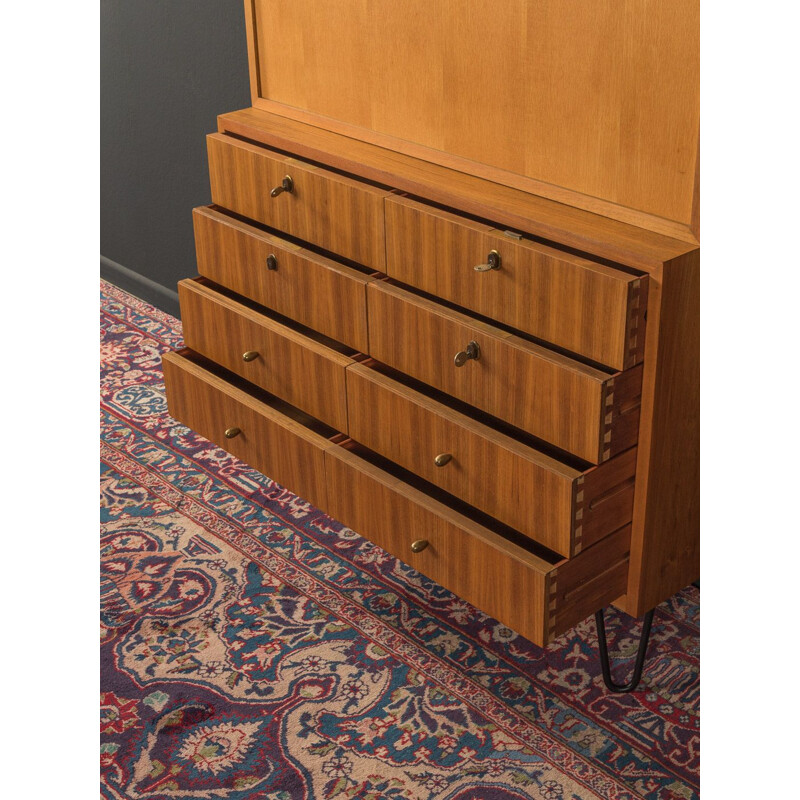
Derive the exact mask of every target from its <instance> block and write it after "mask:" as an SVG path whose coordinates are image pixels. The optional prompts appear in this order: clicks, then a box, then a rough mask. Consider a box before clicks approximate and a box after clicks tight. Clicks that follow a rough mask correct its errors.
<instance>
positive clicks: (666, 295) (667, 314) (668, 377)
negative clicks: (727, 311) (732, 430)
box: [626, 250, 700, 616]
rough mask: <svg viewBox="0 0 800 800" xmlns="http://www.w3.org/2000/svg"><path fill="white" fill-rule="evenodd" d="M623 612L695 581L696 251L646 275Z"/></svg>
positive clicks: (697, 423) (697, 516)
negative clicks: (645, 320)
mask: <svg viewBox="0 0 800 800" xmlns="http://www.w3.org/2000/svg"><path fill="white" fill-rule="evenodd" d="M648 315H649V319H648V330H647V344H646V352H645V360H644V364H645V372H644V378H643V385H642V415H641V422H640V425H639V456H638V461H637V471H636V494H635V499H634V506H633V533H632V538H631V566H630V577H629V583H628V599H627V603H626V606H627V611H628V612H629V613H630V614H634V615H637V616H639V615H641V614H643V613H644V612H646V611H648V610H649V609H651V608H653V607H654V606H655V605H657V604H658V603H660V602H661V601H662V600H664V599H666V598H667V597H669V596H670V595H672V594H674V593H675V592H676V591H678V590H679V589H682V588H683V587H684V586H686V585H687V584H689V583H691V582H692V581H693V580H696V579H697V578H698V577H699V575H700V251H699V250H695V251H693V252H692V253H689V254H687V255H685V256H682V257H680V258H678V259H675V260H674V261H671V262H668V263H666V264H665V265H664V267H663V270H662V271H661V272H660V274H653V275H651V279H650V298H649V301H648Z"/></svg>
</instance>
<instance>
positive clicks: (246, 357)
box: [242, 350, 258, 361]
mask: <svg viewBox="0 0 800 800" xmlns="http://www.w3.org/2000/svg"><path fill="white" fill-rule="evenodd" d="M257 358H258V351H256V350H248V351H247V352H246V353H242V361H255V360H256V359H257Z"/></svg>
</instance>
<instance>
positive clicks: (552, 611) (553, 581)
mask: <svg viewBox="0 0 800 800" xmlns="http://www.w3.org/2000/svg"><path fill="white" fill-rule="evenodd" d="M557 578H558V571H557V570H553V571H552V572H551V573H550V597H549V598H548V599H549V603H548V606H547V641H548V642H549V641H550V640H551V639H552V638H553V637H554V636H555V633H556V607H557V606H558V599H557V594H558V585H557Z"/></svg>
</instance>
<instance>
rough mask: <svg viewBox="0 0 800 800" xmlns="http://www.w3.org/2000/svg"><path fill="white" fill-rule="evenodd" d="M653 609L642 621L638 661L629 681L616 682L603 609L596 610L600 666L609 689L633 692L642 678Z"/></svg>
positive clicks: (637, 654)
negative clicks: (609, 658) (610, 658)
mask: <svg viewBox="0 0 800 800" xmlns="http://www.w3.org/2000/svg"><path fill="white" fill-rule="evenodd" d="M654 611H655V609H654V608H653V609H651V610H650V611H648V612H647V613H646V614H645V615H644V622H643V623H642V635H641V638H640V639H639V650H638V652H637V653H636V663H635V664H634V666H633V675H632V676H631V679H630V681H628V683H624V684H621V683H614V680H613V678H612V677H611V664H610V663H609V661H608V642H607V641H606V624H605V620H604V619H603V609H602V608H601V609H600V610H599V611H597V612H595V615H594V619H595V622H596V623H597V643H598V645H599V647H600V666H601V667H602V669H603V680H604V681H605V684H606V686H607V687H608V689H609V691H612V692H618V693H622V692H632V691H633V690H634V689H635V688H636V687H637V686H638V685H639V681H640V680H641V679H642V668H643V667H644V657H645V655H646V654H647V642H648V641H649V639H650V626H651V625H652V624H653V612H654Z"/></svg>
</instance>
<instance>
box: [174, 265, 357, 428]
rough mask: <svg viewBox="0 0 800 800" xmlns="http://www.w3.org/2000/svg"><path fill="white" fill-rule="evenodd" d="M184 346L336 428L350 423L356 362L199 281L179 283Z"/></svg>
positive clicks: (344, 426)
mask: <svg viewBox="0 0 800 800" xmlns="http://www.w3.org/2000/svg"><path fill="white" fill-rule="evenodd" d="M178 295H179V297H180V304H181V320H182V322H183V338H184V341H185V342H186V346H187V347H190V348H191V349H192V350H196V351H197V352H198V353H201V354H202V355H204V356H206V357H207V358H210V359H211V360H212V361H215V362H216V363H217V364H220V365H221V366H223V367H225V368H226V369H229V370H231V372H235V373H236V374H237V375H241V376H242V377H243V378H246V379H247V380H248V381H250V382H251V383H254V384H255V385H256V386H260V387H261V388H262V389H266V391H268V392H270V393H271V394H274V395H277V396H278V397H280V398H282V399H284V400H286V401H287V402H289V403H291V404H292V405H294V406H297V407H298V408H300V409H302V410H303V411H306V412H307V413H309V414H311V415H312V416H313V417H316V418H317V419H320V420H322V421H323V422H325V423H327V424H328V425H331V426H332V427H334V428H337V429H338V430H345V429H346V426H347V403H346V398H345V377H344V376H345V369H346V368H347V367H348V366H349V365H350V364H352V363H353V361H352V359H350V358H349V357H348V356H346V355H345V354H344V353H340V352H337V351H336V350H333V349H331V348H330V347H327V346H326V345H324V344H321V343H320V342H318V341H316V340H315V339H312V338H310V337H309V336H306V335H304V334H302V333H300V332H298V331H296V330H293V329H292V328H290V327H288V326H287V325H284V324H282V323H280V322H278V321H276V320H274V319H270V318H269V317H268V316H266V315H264V314H261V313H259V312H258V311H254V310H253V309H252V308H248V307H247V306H245V305H243V304H242V303H239V302H237V301H236V300H233V299H231V298H230V297H227V296H226V295H224V294H222V293H220V292H218V291H215V290H214V289H212V288H211V287H209V286H207V285H205V283H203V282H202V279H200V280H184V281H181V282H180V283H179V284H178Z"/></svg>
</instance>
